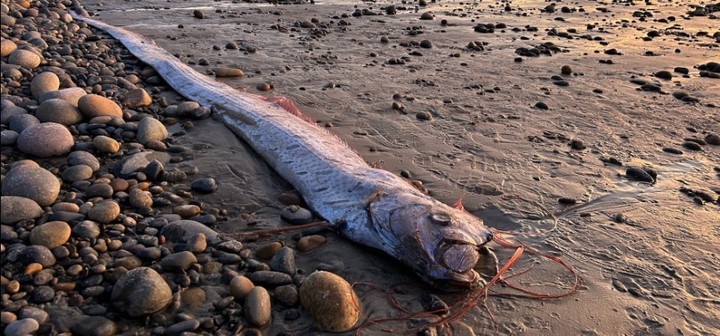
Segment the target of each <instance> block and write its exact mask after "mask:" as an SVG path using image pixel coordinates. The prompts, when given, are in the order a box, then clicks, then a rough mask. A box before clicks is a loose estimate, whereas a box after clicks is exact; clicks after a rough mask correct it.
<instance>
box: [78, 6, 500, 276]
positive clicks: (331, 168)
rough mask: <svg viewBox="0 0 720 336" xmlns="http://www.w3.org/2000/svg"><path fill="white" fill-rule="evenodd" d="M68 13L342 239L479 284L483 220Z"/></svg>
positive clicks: (115, 31)
mask: <svg viewBox="0 0 720 336" xmlns="http://www.w3.org/2000/svg"><path fill="white" fill-rule="evenodd" d="M71 12H72V11H71ZM72 15H73V17H74V18H75V19H78V20H83V21H85V22H87V23H88V24H89V25H91V26H94V27H96V28H99V29H101V30H104V31H106V32H107V33H109V34H110V35H112V36H113V37H114V38H116V39H118V40H119V41H120V42H121V43H122V44H123V45H125V47H126V48H127V49H128V50H129V51H130V52H131V53H132V54H133V55H135V56H136V57H137V58H138V59H140V60H141V61H143V62H144V63H146V64H148V65H150V66H152V67H153V68H154V69H155V70H156V71H157V72H158V74H159V75H160V76H162V78H163V79H164V80H165V81H166V82H167V84H169V85H170V86H171V87H172V88H173V89H175V90H176V91H177V92H178V93H180V94H181V95H183V96H184V97H186V98H187V99H190V100H194V101H196V102H198V103H200V104H202V105H205V106H211V107H212V108H213V109H214V111H215V112H216V113H219V115H220V118H221V119H222V120H223V121H224V123H225V124H226V125H227V126H228V127H230V128H231V129H232V131H233V132H234V133H235V134H236V135H237V136H239V137H240V138H242V139H243V140H244V141H246V142H247V143H248V144H250V146H252V147H253V148H254V149H255V151H257V152H258V153H259V154H260V155H261V156H262V157H263V158H264V159H265V160H266V161H267V162H268V163H269V164H270V166H272V167H273V168H274V169H275V170H276V171H277V172H278V173H279V174H280V175H281V176H282V177H283V178H285V179H286V180H287V181H289V182H290V183H291V184H292V185H293V186H294V187H295V188H296V189H297V190H298V191H299V192H300V194H301V195H302V197H303V199H304V200H305V202H306V203H307V204H308V205H309V207H310V208H311V209H312V210H313V211H315V212H316V213H317V214H318V215H320V216H321V217H323V218H324V219H325V220H327V221H328V222H329V223H331V224H332V225H334V226H335V227H336V228H337V229H338V231H339V232H340V233H341V234H342V235H343V236H344V237H346V238H348V239H350V240H352V241H355V242H357V243H359V244H363V245H366V246H370V247H373V248H376V249H379V250H382V251H384V252H385V253H387V254H389V255H391V256H392V257H394V258H396V259H397V260H399V261H401V262H402V263H404V264H405V265H407V266H409V267H410V268H411V269H412V270H413V271H415V273H417V274H418V275H419V276H420V277H421V278H422V279H424V280H425V281H427V282H429V283H431V284H433V285H435V286H437V287H438V288H448V287H449V288H457V287H460V288H466V287H474V286H476V285H478V284H479V283H481V281H482V280H481V279H480V277H479V275H478V274H477V272H475V271H474V270H473V267H474V266H475V264H476V263H477V261H478V259H479V251H478V250H479V247H480V246H482V245H484V244H485V243H487V242H488V241H489V240H491V238H492V233H491V231H490V230H489V229H488V228H487V227H485V226H484V225H483V222H482V220H480V219H479V218H477V217H475V216H472V215H471V214H469V213H467V212H465V211H463V210H461V209H456V208H454V207H450V206H448V205H446V204H443V203H441V202H439V201H437V200H435V199H433V198H432V197H429V196H427V195H425V194H423V193H421V192H420V191H418V190H417V189H416V188H414V187H413V186H411V185H410V184H409V183H408V182H407V181H406V180H404V179H403V178H401V177H399V176H397V175H394V174H392V173H390V172H388V171H385V170H381V169H376V168H372V167H370V166H369V165H368V164H367V163H366V162H365V161H364V160H363V159H362V158H361V157H360V156H359V155H358V154H357V153H356V152H355V151H354V150H353V149H352V148H350V147H349V146H348V145H347V144H346V143H345V142H343V141H341V140H340V139H339V138H337V137H336V136H335V135H333V134H331V133H329V132H328V131H327V130H326V129H324V128H322V127H318V126H317V125H315V124H314V123H309V122H306V121H304V120H302V119H300V118H298V117H296V116H294V115H292V114H290V113H288V111H286V110H285V109H283V108H282V107H280V106H279V105H278V104H277V103H273V102H270V101H267V100H264V99H262V98H261V97H260V96H257V95H253V94H249V93H245V92H240V91H238V90H235V89H233V88H232V87H230V86H228V85H226V84H224V83H220V82H217V81H215V80H213V79H211V78H209V77H207V76H205V75H202V74H200V73H198V72H196V71H195V70H193V69H192V68H190V67H189V66H187V65H185V64H184V63H182V62H181V61H180V60H178V59H177V58H176V57H174V56H173V55H171V54H170V53H168V52H167V51H165V50H164V49H162V48H161V47H159V46H157V45H156V44H155V43H154V42H152V41H151V40H149V39H147V38H144V37H142V36H140V35H138V34H135V33H132V32H130V31H127V30H124V29H122V28H118V27H114V26H111V25H108V24H106V23H103V22H100V21H97V20H93V19H90V18H85V17H81V16H79V15H77V14H75V13H72Z"/></svg>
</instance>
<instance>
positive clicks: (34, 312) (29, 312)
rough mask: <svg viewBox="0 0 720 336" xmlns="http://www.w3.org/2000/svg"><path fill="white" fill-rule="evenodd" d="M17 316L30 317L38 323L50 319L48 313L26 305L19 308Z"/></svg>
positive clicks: (21, 318)
mask: <svg viewBox="0 0 720 336" xmlns="http://www.w3.org/2000/svg"><path fill="white" fill-rule="evenodd" d="M17 318H18V319H20V320H23V319H26V318H31V319H33V320H35V321H37V322H38V323H39V324H43V323H45V322H47V321H48V320H49V319H50V315H48V313H47V312H46V311H44V310H42V309H40V308H37V307H32V306H27V307H24V308H23V309H22V310H20V314H18V316H17Z"/></svg>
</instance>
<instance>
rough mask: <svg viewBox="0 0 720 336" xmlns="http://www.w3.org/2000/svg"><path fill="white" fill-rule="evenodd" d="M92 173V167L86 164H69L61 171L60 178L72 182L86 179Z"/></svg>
mask: <svg viewBox="0 0 720 336" xmlns="http://www.w3.org/2000/svg"><path fill="white" fill-rule="evenodd" d="M92 174H93V170H92V168H90V167H88V166H86V165H77V166H70V167H67V168H66V169H65V170H64V171H63V172H62V179H63V181H66V182H70V183H72V182H75V181H82V180H87V179H89V178H91V177H92Z"/></svg>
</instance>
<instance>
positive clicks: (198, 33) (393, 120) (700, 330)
mask: <svg viewBox="0 0 720 336" xmlns="http://www.w3.org/2000/svg"><path fill="white" fill-rule="evenodd" d="M102 3H103V5H102V6H98V3H97V2H96V1H87V2H85V6H86V8H87V9H88V10H89V11H91V12H96V13H97V14H98V15H99V18H101V19H102V20H103V21H106V22H108V23H111V24H113V25H117V26H123V27H125V28H127V29H129V30H132V31H135V32H138V33H141V34H144V35H146V36H149V37H151V38H153V39H155V40H156V41H157V43H158V44H159V45H161V46H162V47H163V48H165V49H167V50H169V51H170V52H171V53H176V54H178V55H181V58H182V59H184V60H187V61H194V62H195V63H199V62H200V58H204V59H206V60H207V62H208V63H209V65H208V66H200V65H194V67H195V68H196V69H197V70H199V71H200V72H205V73H206V72H208V70H209V69H211V68H213V67H215V66H218V65H222V66H236V67H239V68H241V69H243V71H244V72H245V73H246V76H245V77H244V78H242V79H237V80H226V81H227V82H228V83H229V84H231V85H232V86H234V87H237V88H239V89H246V90H247V91H248V92H253V93H257V92H258V91H257V90H256V86H257V84H259V83H263V82H266V83H271V84H272V85H273V87H274V89H273V90H272V91H270V92H269V93H268V94H269V95H282V96H286V97H289V98H291V99H292V100H293V101H295V102H296V103H297V104H298V106H300V108H301V109H302V110H303V111H304V112H305V113H306V114H308V115H310V116H311V117H312V118H313V119H315V120H317V121H318V123H319V125H326V124H328V123H331V124H332V126H333V127H332V130H333V131H334V132H336V133H337V134H339V135H340V137H341V138H343V139H344V140H345V141H347V142H348V143H349V144H350V145H351V146H352V147H353V148H355V149H356V150H357V151H358V152H359V153H360V154H361V155H362V156H363V157H364V158H365V159H366V160H367V161H369V162H375V161H382V162H383V166H384V167H385V168H386V169H388V170H389V171H392V172H395V173H400V172H401V171H402V170H406V171H408V172H409V173H410V175H411V176H412V177H413V178H414V179H418V180H420V181H422V182H423V185H424V186H425V187H426V188H427V189H429V190H430V192H431V194H432V195H433V196H434V197H436V198H438V199H440V200H442V201H444V202H446V203H452V202H453V201H454V200H455V199H457V198H458V197H459V196H462V197H463V199H464V204H465V207H466V208H467V209H468V210H469V211H471V212H473V213H476V214H478V215H479V216H480V217H481V218H484V219H485V220H486V224H487V225H488V226H491V227H495V228H500V229H513V230H520V231H522V232H524V234H520V235H518V236H517V238H518V239H520V240H522V241H524V242H526V243H527V244H528V245H530V246H533V247H536V248H538V249H539V250H541V251H546V252H550V253H552V254H555V255H558V256H560V257H562V258H563V259H564V260H566V261H567V262H568V263H569V264H571V265H572V267H574V268H575V269H576V270H577V271H578V272H579V273H580V274H581V277H582V281H583V287H582V289H581V290H580V291H579V292H578V293H577V294H575V295H573V296H571V297H567V298H563V299H557V300H541V301H536V300H528V299H516V298H498V297H491V298H489V299H488V301H487V305H488V308H489V310H490V311H491V312H492V313H493V315H494V319H495V323H496V324H497V327H498V330H499V333H500V334H526V335H536V334H548V333H551V334H562V335H570V334H584V335H605V334H708V335H709V334H715V333H717V332H718V329H717V321H718V320H720V314H718V313H717V312H716V311H717V308H718V300H719V296H720V293H718V292H717V287H718V280H717V277H716V274H718V272H719V271H720V263H718V261H717V258H716V256H717V253H718V247H717V246H718V243H720V242H719V241H718V224H717V223H720V208H718V204H717V201H715V202H716V203H714V204H713V203H709V202H706V204H704V205H699V204H696V203H695V202H694V200H693V197H689V196H688V195H687V193H683V192H681V189H682V188H689V189H692V190H709V191H708V193H709V194H710V195H711V196H712V195H714V196H715V197H717V193H718V192H720V190H718V187H717V185H718V174H719V173H718V169H720V154H719V153H720V147H718V146H712V145H703V146H701V148H702V149H703V150H702V151H693V150H689V149H687V148H684V147H683V145H682V144H683V142H684V139H685V138H697V139H703V138H704V137H705V136H706V135H707V134H710V133H715V134H717V133H720V126H719V125H720V116H719V112H720V109H719V108H718V107H719V106H720V79H717V78H708V77H701V76H700V70H699V69H698V68H697V67H698V66H699V65H701V64H706V63H708V62H711V61H715V62H718V61H720V57H719V56H718V47H719V42H718V38H717V37H715V38H713V37H712V36H713V34H717V33H716V32H717V31H718V27H719V26H720V23H718V22H719V21H718V20H717V18H714V19H713V18H710V17H708V16H692V17H690V16H688V15H687V14H686V13H687V12H689V11H692V10H693V8H692V7H691V5H698V4H699V2H695V1H677V2H659V1H658V2H653V3H652V4H644V3H636V4H635V5H626V4H625V3H617V4H612V3H601V2H594V1H578V2H573V3H567V4H558V5H557V8H556V9H557V11H556V12H554V13H541V12H540V9H543V8H545V6H547V5H548V3H545V2H539V1H526V2H519V3H518V2H513V3H509V6H510V9H511V10H510V11H506V10H505V4H506V3H467V2H465V3H463V2H459V1H457V2H455V1H452V2H445V1H443V2H439V3H430V4H429V5H428V6H424V7H420V8H419V10H418V11H416V10H414V6H415V4H414V3H413V4H406V5H403V4H401V3H394V4H395V5H397V6H398V11H397V14H396V15H362V16H359V17H354V16H352V14H353V12H354V11H355V7H357V8H358V9H360V10H364V9H368V10H370V11H372V12H374V13H378V14H384V13H385V11H384V10H382V8H384V7H385V6H387V5H389V4H391V2H379V3H370V2H352V1H346V2H343V1H340V2H331V1H316V3H315V4H302V5H279V6H275V5H269V4H246V3H231V2H229V1H224V2H181V3H168V2H163V1H144V2H142V3H138V2H119V1H104V2H102ZM401 6H406V7H407V9H401V8H400V7H401ZM562 6H568V7H569V9H570V13H563V12H562V10H561V7H562ZM168 7H169V8H168ZM581 8H582V9H584V12H580V11H579V9H581ZM572 9H576V11H573V10H572ZM194 10H200V11H202V12H203V13H204V16H205V18H204V19H197V18H195V17H193V11H194ZM218 11H219V12H218ZM424 12H430V13H432V14H433V15H434V19H433V20H420V19H419V18H420V16H421V14H422V13H424ZM633 13H636V14H635V15H636V17H633ZM637 13H640V14H637ZM643 13H645V14H643ZM648 13H649V14H651V15H652V16H650V15H648ZM524 14H527V16H523V15H524ZM343 15H345V16H348V17H342V16H343ZM715 15H720V13H718V12H716V13H715ZM641 16H645V19H644V21H641V20H640V17H641ZM671 16H672V17H674V18H675V20H674V21H671V20H669V17H671ZM558 18H562V20H558ZM312 19H317V20H318V22H316V23H313V25H315V26H316V27H315V28H303V26H305V27H310V26H311V25H309V24H306V23H303V24H301V23H302V22H303V21H311V20H312ZM660 19H665V20H664V21H666V22H660V21H658V20H660ZM442 20H447V25H443V24H442V22H441V21H442ZM487 23H492V24H497V23H503V24H505V25H506V28H495V31H494V32H493V33H479V32H475V31H474V29H473V27H475V26H476V25H478V24H487ZM178 25H182V26H183V27H184V28H178ZM588 25H593V27H592V29H588ZM273 26H275V28H273ZM278 27H280V29H278ZM323 27H325V28H323ZM527 27H535V28H537V30H536V31H535V29H530V30H533V31H528V28H527ZM675 27H677V28H675ZM513 28H518V29H519V31H513ZM553 28H554V29H555V30H556V31H557V32H560V34H558V33H551V34H548V32H549V29H553ZM572 28H574V29H576V32H570V33H567V32H568V29H572ZM285 30H287V32H283V31H285ZM651 31H655V32H657V35H658V36H656V37H654V38H652V40H651V41H644V40H643V39H642V38H643V37H646V36H648V33H649V32H651ZM701 32H707V34H702V33H701ZM677 33H683V34H686V35H687V36H683V35H682V34H677ZM585 35H589V36H591V40H588V39H585V38H583V36H585ZM650 35H653V36H654V35H655V33H650ZM563 36H566V37H563ZM567 36H569V37H572V39H569V38H568V37H567ZM382 37H387V38H388V42H387V43H383V42H381V38H382ZM598 37H600V38H602V39H601V40H599V39H597V38H598ZM596 39H597V40H596ZM422 40H428V41H431V43H432V48H422V47H420V44H419V42H420V41H422ZM471 41H478V42H481V43H480V45H483V49H484V50H471V49H469V48H467V45H468V43H469V42H471ZM228 42H235V43H237V44H238V45H239V46H240V48H241V49H242V48H246V50H247V49H250V50H251V51H252V49H255V50H254V52H243V50H228V49H226V48H225V46H226V43H228ZM482 42H486V43H487V44H484V43H482ZM546 42H552V43H553V44H554V45H555V46H557V47H559V48H560V50H561V51H560V52H557V53H554V52H553V53H551V55H550V56H548V55H540V56H539V57H527V56H520V55H518V54H517V53H516V49H517V48H523V47H524V48H532V47H535V46H538V45H541V44H543V43H546ZM213 46H218V47H219V48H218V49H219V50H213ZM478 49H479V48H478ZM611 49H616V50H617V51H618V52H619V53H620V54H621V55H617V54H612V52H609V53H606V51H608V50H611ZM676 49H678V50H679V52H676ZM648 52H652V53H653V55H655V56H648V54H647V53H648ZM517 57H522V62H517V61H516V58H517ZM395 59H404V64H389V63H398V62H395V61H390V60H395ZM606 60H612V64H607V62H606ZM564 65H568V66H570V68H571V69H572V71H571V74H570V75H563V74H561V67H562V66H564ZM675 67H685V68H687V69H689V74H688V77H687V78H685V77H682V74H680V73H677V72H674V71H673V70H674V68H675ZM663 70H665V71H670V72H671V73H672V74H673V78H672V79H671V80H664V79H660V78H656V77H654V74H655V73H657V72H660V71H663ZM553 76H559V77H555V79H553ZM631 79H642V80H645V81H647V82H648V83H656V84H657V85H658V86H659V90H660V91H662V92H656V91H643V90H641V89H640V85H638V84H634V83H631V82H630V80H631ZM562 81H564V82H566V83H567V84H568V85H567V86H561V85H565V83H562ZM554 82H556V83H554ZM558 84H559V85H558ZM649 89H651V90H655V89H653V88H652V87H649ZM678 90H682V91H685V92H687V93H688V94H689V95H690V96H692V97H696V98H698V102H695V103H687V102H684V101H681V100H679V99H677V98H675V97H674V96H673V95H672V93H673V92H675V91H678ZM393 94H397V95H398V98H397V99H395V100H394V99H393ZM393 101H397V102H399V103H401V104H402V105H404V109H403V110H396V109H393V108H392V104H393ZM538 102H543V103H545V104H546V105H547V107H548V108H547V109H543V108H538V107H536V103H538ZM419 113H422V114H423V115H422V116H420V117H418V114H419ZM428 115H429V116H431V119H432V120H421V119H428V117H427V116H428ZM185 137H186V138H187V139H188V140H187V141H193V142H195V141H199V142H205V143H207V144H209V145H210V149H208V150H205V151H203V152H202V154H199V155H197V157H196V159H195V161H194V164H195V165H197V166H198V167H200V168H201V171H203V172H207V174H208V175H211V176H213V177H215V178H216V179H217V180H218V182H219V184H220V187H219V189H218V192H216V193H214V194H212V195H208V196H201V197H200V199H202V200H206V201H208V202H211V203H213V204H216V205H218V206H222V207H225V208H227V209H228V210H229V217H230V218H231V220H229V221H227V222H224V223H220V224H219V225H218V227H217V228H218V229H219V230H221V231H224V232H235V231H242V230H245V229H247V228H248V227H247V225H248V222H247V221H246V220H242V219H240V218H241V216H240V215H241V214H243V213H253V214H254V217H255V218H256V219H257V220H259V221H260V223H259V224H256V223H255V220H253V223H252V224H253V225H254V227H274V226H277V225H280V221H279V215H278V214H279V211H280V209H281V208H282V205H281V204H280V203H279V202H278V201H277V196H278V194H279V193H280V192H282V191H285V190H289V189H290V188H291V187H290V186H289V185H288V184H287V183H285V182H283V181H281V180H280V179H279V178H278V177H277V175H276V174H274V173H273V172H272V171H271V169H270V168H269V167H267V165H265V164H264V163H263V162H262V161H261V160H259V159H258V158H257V155H256V154H254V153H252V151H249V150H248V147H247V146H246V145H244V144H242V143H241V142H239V141H238V140H237V139H236V138H235V137H234V136H233V135H232V133H230V132H229V131H228V130H226V129H223V128H222V127H221V125H220V124H219V123H217V122H207V123H202V124H200V125H199V126H198V127H196V128H195V129H193V130H191V131H190V132H188V134H187V135H186V136H185ZM571 140H579V141H581V142H582V144H583V145H584V147H586V148H583V149H574V148H573V147H571V146H570V145H569V143H570V142H571ZM575 147H576V148H582V147H583V146H579V145H577V144H576V146H575ZM665 147H672V148H676V149H679V150H681V151H682V152H683V154H680V155H678V154H670V153H667V152H664V151H663V148H665ZM609 158H614V159H616V160H617V161H619V162H620V163H622V166H619V165H616V164H608V163H607V162H608V161H609V160H608V159H609ZM627 167H645V168H651V169H653V170H655V171H656V172H657V182H656V183H653V184H650V183H643V182H637V181H631V180H629V179H628V178H626V177H625V171H626V169H627ZM713 190H714V191H713ZM561 198H568V199H572V200H574V201H575V202H576V203H575V204H560V202H559V199H561ZM566 203H572V202H569V201H568V202H566ZM618 214H622V217H623V218H624V220H617V219H618V217H617V216H618ZM553 217H555V218H557V221H556V222H555V221H554V220H553ZM555 225H556V226H555ZM553 227H555V229H554V230H550V231H548V230H547V229H550V228H553ZM537 231H540V233H538V234H535V233H534V232H537ZM271 240H272V239H271ZM276 240H286V241H290V235H287V236H279V237H277V238H276ZM492 248H493V249H494V250H496V252H497V254H498V257H499V258H500V260H501V261H503V260H506V259H507V258H508V257H509V255H510V254H511V251H508V250H503V249H500V248H498V247H497V246H492ZM387 259H388V258H387V257H385V256H383V255H380V254H379V253H376V252H373V251H369V250H368V249H366V248H363V247H359V246H355V245H352V244H351V243H348V242H346V241H344V240H342V239H340V238H337V237H333V236H330V239H329V242H328V244H326V245H325V246H323V247H321V248H320V249H317V250H315V251H312V252H310V253H308V254H300V255H299V256H298V258H297V260H298V265H299V267H301V268H303V269H306V270H312V269H315V268H316V267H317V266H318V265H319V264H320V263H329V264H334V266H335V268H336V271H337V273H338V274H340V275H342V276H343V277H344V278H345V279H347V280H348V281H351V282H353V281H365V282H371V283H375V284H378V285H380V286H385V287H389V286H392V285H394V284H398V283H405V282H408V281H418V280H417V279H416V278H415V277H414V276H413V275H412V274H411V273H410V272H409V271H406V270H403V269H402V268H400V269H399V268H398V265H397V264H395V263H394V262H392V261H390V260H387ZM534 261H535V259H534V258H532V257H526V258H525V259H523V262H522V263H520V265H518V266H516V267H515V268H514V269H515V270H522V269H524V266H527V265H530V264H532V263H533V262H534ZM538 261H540V259H538ZM514 281H515V282H516V283H517V284H520V285H522V286H524V287H527V288H532V289H534V290H535V289H537V290H549V291H553V290H556V291H557V290H558V289H556V288H557V287H560V289H562V287H563V286H565V285H566V284H567V283H568V277H567V274H566V273H564V272H563V270H562V269H560V268H559V267H557V266H556V265H554V264H550V263H547V262H545V261H542V263H540V264H539V265H538V266H536V267H535V268H534V269H533V270H532V271H531V272H529V273H527V274H525V275H523V276H521V277H518V278H515V279H514ZM502 290H503V289H501V288H494V289H493V290H492V291H502ZM424 291H426V289H418V290H411V291H410V293H409V294H407V298H408V299H411V298H416V297H417V296H418V295H419V293H422V292H424ZM492 291H491V292H492ZM359 295H360V296H361V298H362V300H363V305H364V307H365V310H366V312H367V313H370V314H372V315H373V316H374V317H382V316H388V315H392V314H394V313H396V312H394V311H393V310H392V309H391V308H389V306H388V304H387V301H386V300H385V298H384V296H383V295H380V294H377V293H369V292H366V291H363V290H360V291H359ZM440 295H441V296H442V297H443V298H446V299H447V300H448V301H449V302H452V300H453V299H457V296H453V295H443V294H440ZM275 313H276V315H279V314H280V313H279V312H275ZM276 317H278V318H274V319H273V321H274V322H273V324H272V325H271V327H269V329H267V330H266V333H267V334H276V333H277V332H279V331H289V332H295V333H298V334H303V333H306V332H308V331H309V330H310V329H308V325H309V321H308V320H307V319H298V320H295V321H292V322H287V321H283V320H282V318H280V316H276ZM461 321H462V322H463V323H464V324H465V325H466V326H467V327H468V328H470V329H472V330H473V331H474V332H475V333H476V334H487V333H491V332H492V331H493V330H494V327H493V322H492V321H491V319H490V318H489V317H488V314H487V313H486V312H485V311H484V310H483V309H482V308H476V309H474V310H472V311H471V312H469V313H468V314H467V315H466V316H465V317H464V318H463V319H462V320H461ZM456 327H457V328H460V326H459V325H456ZM371 330H373V329H371ZM459 330H460V329H456V334H457V333H458V331H459ZM373 332H377V329H375V330H373Z"/></svg>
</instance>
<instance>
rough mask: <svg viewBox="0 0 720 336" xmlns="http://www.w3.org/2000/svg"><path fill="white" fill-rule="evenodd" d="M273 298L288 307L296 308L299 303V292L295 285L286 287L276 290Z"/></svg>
mask: <svg viewBox="0 0 720 336" xmlns="http://www.w3.org/2000/svg"><path fill="white" fill-rule="evenodd" d="M273 297H274V298H275V300H277V301H278V302H280V303H282V304H283V305H285V306H286V307H294V306H295V305H297V303H298V298H299V297H298V290H297V287H295V285H285V286H280V287H278V288H275V290H274V291H273Z"/></svg>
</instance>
